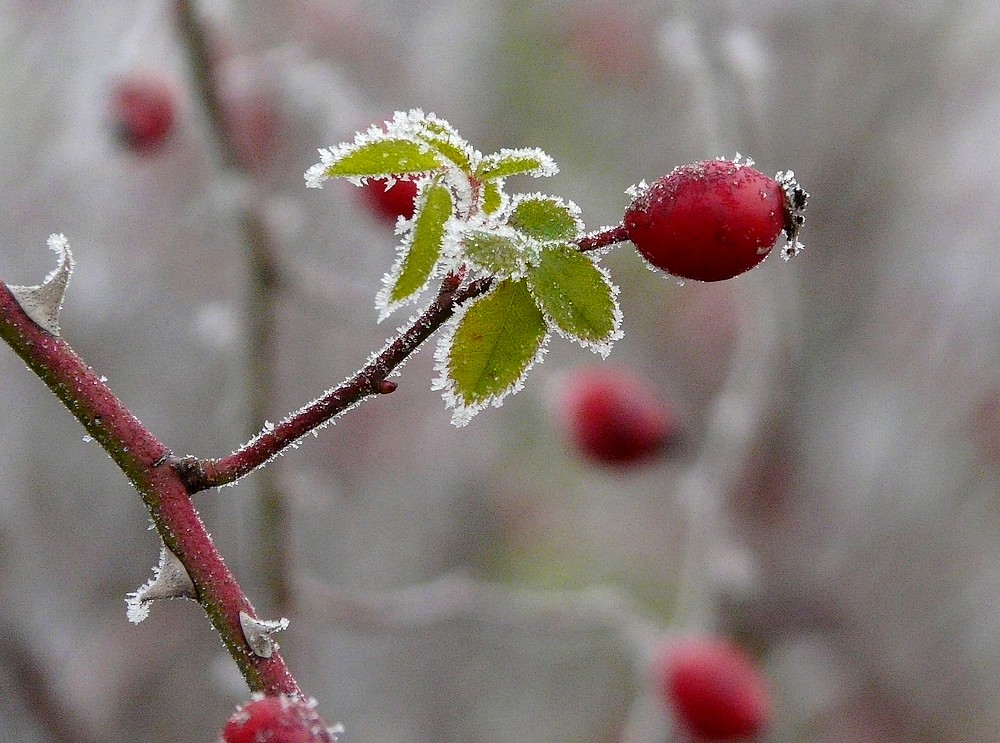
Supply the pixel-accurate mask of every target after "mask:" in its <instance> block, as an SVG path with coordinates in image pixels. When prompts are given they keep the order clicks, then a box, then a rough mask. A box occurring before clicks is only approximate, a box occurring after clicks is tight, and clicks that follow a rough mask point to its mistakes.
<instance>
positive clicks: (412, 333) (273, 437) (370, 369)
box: [173, 276, 493, 493]
mask: <svg viewBox="0 0 1000 743" xmlns="http://www.w3.org/2000/svg"><path fill="white" fill-rule="evenodd" d="M455 280H456V277H455V276H449V277H446V278H445V279H444V280H443V281H442V284H441V291H440V292H439V294H438V296H437V299H435V301H434V302H433V303H432V304H431V305H430V306H429V307H428V308H427V309H426V310H424V312H423V313H422V314H421V315H420V316H419V317H417V318H416V319H415V320H413V321H412V322H411V323H410V325H409V327H407V328H406V329H405V330H403V331H402V332H401V333H400V334H399V335H398V336H396V338H395V339H394V340H392V341H391V342H390V343H389V344H388V345H386V346H385V348H383V349H382V351H380V352H379V353H378V354H377V355H376V356H375V357H374V358H373V359H372V360H371V361H370V362H368V364H367V365H366V366H365V367H364V368H363V369H361V371H359V372H358V373H357V374H355V375H354V376H352V377H350V378H348V379H346V380H345V381H344V382H342V383H341V384H340V385H339V386H337V387H335V388H333V389H331V390H328V391H327V392H326V393H325V394H324V395H322V396H321V397H319V398H317V399H316V400H314V401H312V402H311V403H308V404H307V405H305V406H304V407H302V408H301V409H300V410H298V411H297V412H295V413H293V414H291V415H290V416H288V417H287V418H285V420H283V421H281V422H280V423H278V424H277V425H275V426H273V427H268V428H265V429H264V430H262V431H261V432H260V433H259V434H258V435H257V436H255V437H254V438H253V439H251V440H250V441H249V442H248V443H246V444H244V445H243V446H242V447H240V449H238V450H237V451H236V452H234V453H233V454H231V455H229V456H227V457H223V458H221V459H195V458H190V457H188V458H183V459H174V460H173V465H174V468H175V469H176V470H177V472H178V473H179V474H180V476H181V477H182V478H183V479H184V481H185V482H186V483H187V485H188V488H189V489H190V491H191V492H192V493H195V492H198V491H201V490H205V489H207V488H212V487H219V486H221V485H228V484H230V483H233V482H235V481H236V480H238V479H239V478H241V477H243V476H244V475H246V474H248V473H250V472H252V471H253V470H255V469H257V468H258V467H260V466H261V465H263V464H266V463H267V462H268V461H270V460H271V459H272V458H274V457H275V456H277V455H278V454H279V453H281V452H282V451H283V450H284V449H286V448H287V447H289V446H291V445H292V444H293V443H295V442H296V441H297V440H298V439H300V438H302V437H303V436H305V435H306V434H307V433H310V432H311V431H315V430H316V429H318V428H320V427H322V426H324V425H326V424H327V423H329V422H330V420H332V419H333V418H334V417H336V416H337V415H339V414H341V413H343V412H344V411H346V410H347V409H349V408H351V407H353V406H354V405H356V404H357V403H359V402H361V401H362V400H364V399H365V398H367V397H372V396H374V395H379V394H384V393H383V389H384V388H383V387H382V383H383V382H385V381H386V378H387V377H388V376H389V374H391V373H392V372H393V371H394V370H395V369H396V368H397V367H398V366H399V365H400V364H402V363H403V362H404V361H405V360H406V359H407V358H408V357H409V356H410V354H412V353H413V352H414V351H416V350H417V348H419V347H420V345H421V344H422V343H423V342H424V341H425V340H427V338H429V337H430V336H431V335H432V334H433V333H434V332H435V331H436V330H437V329H438V328H440V327H441V325H443V324H444V323H445V322H446V321H447V320H448V319H449V318H450V317H451V316H452V315H453V314H454V313H455V310H456V309H458V307H459V305H461V304H462V303H463V302H466V301H468V300H470V299H472V298H474V297H477V296H479V295H480V294H483V293H484V292H486V290H487V289H489V288H490V286H491V285H492V283H493V280H492V279H491V278H483V279H478V280H476V281H473V282H472V283H470V284H466V285H464V286H461V285H459V286H455Z"/></svg>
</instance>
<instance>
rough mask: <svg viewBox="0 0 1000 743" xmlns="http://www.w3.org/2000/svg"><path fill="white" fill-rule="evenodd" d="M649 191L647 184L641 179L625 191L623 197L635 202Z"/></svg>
mask: <svg viewBox="0 0 1000 743" xmlns="http://www.w3.org/2000/svg"><path fill="white" fill-rule="evenodd" d="M648 190H649V184H648V183H646V180H645V179H643V180H641V181H639V182H638V183H635V184H633V185H631V186H629V187H628V188H626V189H625V195H626V196H628V197H629V198H630V199H632V200H633V201H635V200H636V199H638V198H639V197H640V196H642V195H643V194H644V193H646V191H648Z"/></svg>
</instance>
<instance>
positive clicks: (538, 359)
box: [431, 282, 551, 428]
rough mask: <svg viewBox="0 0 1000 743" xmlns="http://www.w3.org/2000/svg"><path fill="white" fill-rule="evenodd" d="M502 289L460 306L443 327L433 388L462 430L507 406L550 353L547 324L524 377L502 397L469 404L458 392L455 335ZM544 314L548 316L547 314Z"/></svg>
mask: <svg viewBox="0 0 1000 743" xmlns="http://www.w3.org/2000/svg"><path fill="white" fill-rule="evenodd" d="M501 283H502V282H501ZM499 286H500V284H497V285H496V286H494V287H493V288H492V289H491V290H490V291H489V292H487V293H486V294H484V295H482V296H481V297H478V298H477V299H476V300H475V301H473V302H468V303H466V304H464V305H462V306H461V307H459V309H458V310H457V311H456V312H455V314H454V315H452V317H451V318H450V319H449V320H448V322H447V323H445V324H444V326H443V327H442V328H441V332H440V334H439V336H438V342H437V348H436V349H435V350H434V370H435V371H436V372H437V374H438V376H437V377H436V378H435V379H434V380H433V381H432V382H431V389H432V390H440V391H441V396H442V398H443V399H444V402H445V407H446V408H447V409H449V410H451V411H452V416H451V422H452V425H454V426H456V427H458V428H461V427H462V426H465V425H467V424H468V423H469V421H471V420H472V419H473V418H474V417H475V416H476V415H477V414H478V413H479V412H480V411H482V410H484V409H485V408H487V407H490V406H493V407H495V408H499V407H500V406H501V405H502V404H503V402H504V400H506V399H507V398H508V397H509V396H510V395H515V394H517V393H518V392H520V391H521V390H522V389H524V380H525V379H526V378H527V376H528V373H529V372H530V371H531V370H532V369H533V368H534V367H535V366H536V365H537V364H540V363H542V361H543V360H544V357H545V354H546V353H547V352H548V345H549V338H550V337H551V333H550V332H549V330H548V323H546V330H545V332H544V333H543V334H542V336H541V338H540V340H539V342H538V347H537V348H536V349H535V353H534V355H533V356H532V357H531V359H530V360H529V361H528V363H527V364H525V366H524V368H523V369H522V370H521V375H520V376H519V377H518V378H517V379H516V380H514V382H512V383H511V384H510V385H508V386H507V387H506V388H505V389H504V390H502V391H501V392H500V393H499V394H497V395H493V396H491V397H489V398H486V399H485V400H482V401H480V402H477V403H472V404H466V403H465V402H464V401H463V400H462V399H461V396H460V395H459V394H458V392H457V391H456V389H455V384H454V381H453V380H452V379H451V377H450V376H449V362H450V358H451V348H452V343H453V342H454V339H455V334H456V333H457V332H458V328H459V326H460V325H461V323H462V320H463V319H464V318H465V316H466V314H468V312H469V311H470V310H471V309H472V308H473V307H475V306H476V304H478V303H479V301H481V300H483V299H485V298H486V297H489V296H490V295H491V294H492V293H493V292H494V291H495V290H496V289H497V288H499ZM536 306H537V305H536ZM542 314H543V317H544V313H542Z"/></svg>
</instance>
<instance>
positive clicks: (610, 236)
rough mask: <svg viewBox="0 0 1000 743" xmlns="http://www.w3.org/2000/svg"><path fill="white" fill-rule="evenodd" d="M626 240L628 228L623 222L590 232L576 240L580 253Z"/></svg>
mask: <svg viewBox="0 0 1000 743" xmlns="http://www.w3.org/2000/svg"><path fill="white" fill-rule="evenodd" d="M626 240H628V230H627V229H626V228H625V225H624V224H619V225H617V226H615V227H605V228H604V229H602V230H598V231H597V232H591V233H590V234H589V235H584V236H583V237H581V238H580V239H579V240H577V243H576V244H577V245H578V246H579V248H580V252H581V253H585V252H587V251H588V250H600V249H601V248H606V247H608V246H611V245H617V244H618V243H622V242H625V241H626Z"/></svg>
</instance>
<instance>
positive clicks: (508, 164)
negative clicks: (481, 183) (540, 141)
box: [476, 148, 559, 180]
mask: <svg viewBox="0 0 1000 743" xmlns="http://www.w3.org/2000/svg"><path fill="white" fill-rule="evenodd" d="M558 172H559V168H558V167H556V163H555V161H554V160H553V159H552V158H551V157H549V156H548V155H546V154H545V153H544V152H542V151H541V150H539V149H537V148H525V149H519V150H509V149H502V150H500V151H499V152H497V153H495V154H493V155H490V156H489V157H485V158H483V161H482V162H481V163H480V164H479V167H478V168H477V169H476V177H477V178H479V179H480V180H496V179H497V178H507V177H509V176H512V175H533V176H535V177H536V178H538V177H540V176H547V175H555V174H556V173H558Z"/></svg>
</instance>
